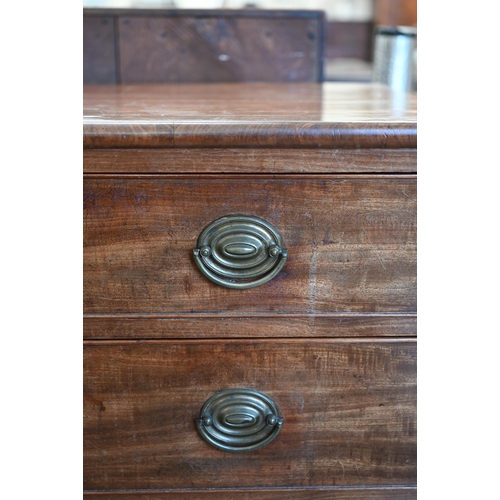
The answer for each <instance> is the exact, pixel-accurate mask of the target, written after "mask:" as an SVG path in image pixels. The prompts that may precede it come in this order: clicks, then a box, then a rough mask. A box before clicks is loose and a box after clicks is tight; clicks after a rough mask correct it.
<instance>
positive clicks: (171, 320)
mask: <svg viewBox="0 0 500 500" xmlns="http://www.w3.org/2000/svg"><path fill="white" fill-rule="evenodd" d="M83 332H84V338H88V339H107V338H109V339H111V338H117V339H125V338H138V339H148V338H149V339H152V338H173V339H181V338H185V339H187V338H193V339H194V338H216V337H219V338H238V337H241V338H243V337H252V338H254V337H331V338H334V337H406V336H416V334H417V318H416V316H415V315H397V314H332V315H330V314H321V315H300V314H276V315H271V314H266V315H263V316H258V315H254V316H248V315H246V316H245V315H241V314H224V315H222V314H212V315H207V314H205V315H195V314H187V315H179V314H175V315H170V316H169V315H162V316H151V315H144V316H137V315H135V316H125V315H116V314H110V315H97V316H86V317H85V318H84V321H83Z"/></svg>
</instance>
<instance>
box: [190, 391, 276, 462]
mask: <svg viewBox="0 0 500 500" xmlns="http://www.w3.org/2000/svg"><path fill="white" fill-rule="evenodd" d="M196 425H197V427H198V431H199V433H200V434H201V436H202V437H203V439H205V441H207V442H208V443H210V444H211V445H212V446H215V447H216V448H219V449H220V450H225V451H235V452H243V451H253V450H258V449H259V448H262V447H263V446H265V445H267V444H268V443H270V442H271V441H272V440H273V439H274V438H275V437H276V436H277V435H278V433H279V431H280V430H281V426H282V425H283V418H281V417H280V416H279V414H278V409H277V407H276V405H275V404H274V402H273V401H272V400H271V399H270V398H269V397H268V396H266V395H265V394H262V393H261V392H259V391H256V390H254V389H228V390H225V391H221V392H218V393H217V394H214V395H213V396H212V397H211V398H209V399H208V400H207V401H206V402H205V404H204V405H203V406H202V408H201V411H200V418H198V419H197V420H196Z"/></svg>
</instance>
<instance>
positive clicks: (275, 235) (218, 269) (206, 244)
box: [193, 214, 288, 290]
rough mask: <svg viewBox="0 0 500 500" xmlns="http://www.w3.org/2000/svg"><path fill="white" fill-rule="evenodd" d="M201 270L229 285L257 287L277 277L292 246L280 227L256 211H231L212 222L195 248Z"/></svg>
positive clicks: (195, 258)
mask: <svg viewBox="0 0 500 500" xmlns="http://www.w3.org/2000/svg"><path fill="white" fill-rule="evenodd" d="M193 255H194V260H195V262H196V265H197V266H198V268H199V269H200V271H201V272H202V273H203V274H204V275H205V276H206V277H207V278H208V279H209V280H210V281H213V282H214V283H217V284H218V285H220V286H223V287H226V288H237V289H240V290H241V289H247V288H253V287H256V286H259V285H262V284H264V283H267V282H268V281H270V280H271V279H273V278H274V277H275V276H276V275H277V274H278V273H279V272H280V271H281V269H282V268H283V266H284V265H285V261H286V258H287V256H288V250H287V249H286V248H283V239H282V237H281V235H280V234H279V232H278V231H277V229H276V228H275V227H274V226H273V225H272V224H270V223H269V222H267V221H266V220H264V219H261V218H260V217H255V216H253V215H241V214H237V215H227V216H225V217H221V218H220V219H217V220H215V221H213V222H212V223H210V224H209V225H208V226H207V227H205V229H203V231H202V232H201V233H200V235H199V236H198V241H197V244H196V248H195V249H194V250H193Z"/></svg>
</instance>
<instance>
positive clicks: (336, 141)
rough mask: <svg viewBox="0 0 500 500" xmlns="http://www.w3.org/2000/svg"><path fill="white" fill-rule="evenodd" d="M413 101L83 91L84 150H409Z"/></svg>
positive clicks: (311, 90)
mask: <svg viewBox="0 0 500 500" xmlns="http://www.w3.org/2000/svg"><path fill="white" fill-rule="evenodd" d="M416 139H417V130H416V95H415V94H401V93H395V92H393V91H391V90H390V89H389V88H387V87H386V86H383V85H375V84H347V83H344V84H342V83H325V84H263V83H255V84H250V83H249V84H212V85H201V84H189V85H174V84H172V85H121V86H98V85H96V86H85V88H84V147H87V148H141V147H147V148H183V147H188V148H190V147H198V148H199V147H210V148H220V147H223V148H227V147H231V148H239V147H243V148H249V147H252V148H259V147H264V148H269V147H271V148H272V147H290V148H323V149H332V148H334V149H335V148H354V149H359V148H383V149H385V148H395V149H401V148H415V147H416Z"/></svg>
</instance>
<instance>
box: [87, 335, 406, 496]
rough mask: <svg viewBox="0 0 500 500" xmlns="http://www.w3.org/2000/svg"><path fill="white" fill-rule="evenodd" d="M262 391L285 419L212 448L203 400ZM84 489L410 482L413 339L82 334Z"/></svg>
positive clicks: (388, 483)
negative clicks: (244, 446)
mask: <svg viewBox="0 0 500 500" xmlns="http://www.w3.org/2000/svg"><path fill="white" fill-rule="evenodd" d="M241 387H243V388H252V389H255V390H258V391H260V392H262V393H264V394H266V395H268V396H269V397H270V398H272V400H273V401H274V402H275V403H276V405H277V406H278V409H279V412H280V414H281V416H282V417H283V418H284V423H283V426H282V430H281V432H280V433H279V434H278V436H277V437H276V438H275V439H274V440H273V441H272V442H271V443H269V444H268V445H266V446H265V447H263V448H261V449H259V450H256V451H252V452H247V453H231V452H227V451H222V450H218V449H216V448H214V447H213V446H211V445H209V444H208V443H207V442H205V441H204V440H203V439H202V438H201V437H200V435H199V434H198V432H197V429H196V423H195V419H196V418H197V417H198V416H199V412H200V409H201V407H202V405H203V403H204V402H205V401H206V400H207V399H208V398H209V397H210V396H212V395H213V394H215V393H216V392H218V391H220V390H223V389H228V388H241ZM84 477H85V479H84V483H85V484H84V487H85V489H87V490H124V489H138V490H140V489H152V490H154V489H159V490H160V489H169V488H172V489H177V488H215V489H217V488H252V487H270V488H273V487H292V486H295V487H311V486H325V487H326V486H349V485H350V486H361V485H365V486H367V485H385V486H387V485H404V484H406V485H408V484H412V483H416V343H415V341H414V340H403V339H391V340H380V339H379V340H377V341H369V340H361V339H360V340H352V339H351V340H347V339H338V340H310V341H305V340H296V341H293V340H276V339H274V340H271V339H270V340H269V341H265V340H261V341H251V340H248V341H241V340H240V341H220V340H219V341H217V340H211V341H210V340H205V341H183V342H181V341H145V342H141V343H137V342H129V341H121V342H120V341H114V342H106V341H100V342H99V341H88V342H87V343H86V345H85V348H84Z"/></svg>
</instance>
